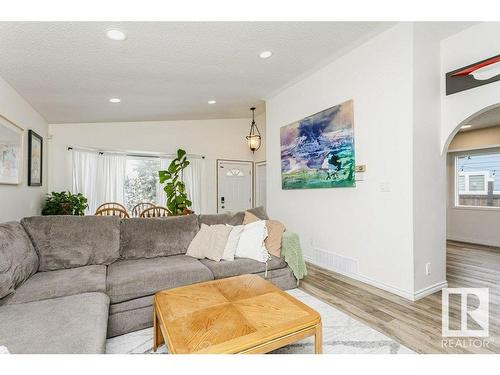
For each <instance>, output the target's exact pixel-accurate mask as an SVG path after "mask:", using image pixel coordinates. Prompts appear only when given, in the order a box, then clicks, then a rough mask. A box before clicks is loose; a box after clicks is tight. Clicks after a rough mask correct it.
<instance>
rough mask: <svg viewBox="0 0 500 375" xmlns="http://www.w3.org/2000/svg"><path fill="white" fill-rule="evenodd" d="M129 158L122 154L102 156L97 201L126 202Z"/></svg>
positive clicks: (99, 166)
mask: <svg viewBox="0 0 500 375" xmlns="http://www.w3.org/2000/svg"><path fill="white" fill-rule="evenodd" d="M126 165H127V156H126V155H120V154H100V155H99V158H98V166H97V180H96V181H97V200H98V202H100V203H99V204H102V203H105V202H118V203H121V204H123V202H125V194H124V185H125V170H126Z"/></svg>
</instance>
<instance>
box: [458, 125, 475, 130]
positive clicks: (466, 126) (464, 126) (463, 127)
mask: <svg viewBox="0 0 500 375" xmlns="http://www.w3.org/2000/svg"><path fill="white" fill-rule="evenodd" d="M469 128H472V125H463V126H462V127H460V129H469Z"/></svg>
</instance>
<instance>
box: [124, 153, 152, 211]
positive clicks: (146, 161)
mask: <svg viewBox="0 0 500 375" xmlns="http://www.w3.org/2000/svg"><path fill="white" fill-rule="evenodd" d="M159 170H160V159H159V158H153V157H134V156H127V164H126V172H125V186H124V193H125V207H127V210H128V211H129V212H130V211H131V210H132V208H133V207H134V206H135V205H136V204H138V203H154V204H156V203H157V202H156V201H157V187H158V184H159V180H158V171H159Z"/></svg>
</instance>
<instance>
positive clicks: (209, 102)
mask: <svg viewBox="0 0 500 375" xmlns="http://www.w3.org/2000/svg"><path fill="white" fill-rule="evenodd" d="M215 103H217V100H209V101H208V104H215Z"/></svg>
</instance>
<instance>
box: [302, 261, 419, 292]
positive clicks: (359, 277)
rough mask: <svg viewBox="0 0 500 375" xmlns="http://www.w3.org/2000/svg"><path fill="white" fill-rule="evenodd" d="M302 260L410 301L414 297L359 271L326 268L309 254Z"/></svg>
mask: <svg viewBox="0 0 500 375" xmlns="http://www.w3.org/2000/svg"><path fill="white" fill-rule="evenodd" d="M304 260H305V261H306V262H309V263H311V264H314V265H316V266H318V267H321V268H324V269H326V270H329V271H332V272H335V273H338V274H340V275H343V276H347V277H349V278H351V279H354V280H357V281H361V282H362V283H365V284H368V285H371V286H374V287H375V288H379V289H382V290H385V291H386V292H389V293H392V294H395V295H397V296H400V297H403V298H406V299H408V300H410V301H413V300H414V299H413V298H414V295H413V293H411V292H410V291H408V290H403V289H399V288H396V287H394V286H392V285H389V284H386V283H383V282H381V281H378V280H374V279H371V278H369V277H366V276H363V275H361V274H359V273H356V274H354V273H350V272H344V271H340V270H332V269H329V268H326V267H325V266H324V265H321V264H318V263H316V262H315V261H314V260H313V259H311V257H309V256H304Z"/></svg>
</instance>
